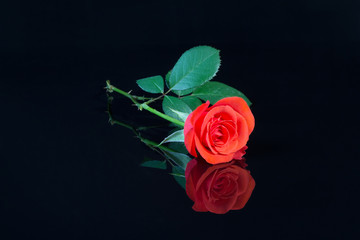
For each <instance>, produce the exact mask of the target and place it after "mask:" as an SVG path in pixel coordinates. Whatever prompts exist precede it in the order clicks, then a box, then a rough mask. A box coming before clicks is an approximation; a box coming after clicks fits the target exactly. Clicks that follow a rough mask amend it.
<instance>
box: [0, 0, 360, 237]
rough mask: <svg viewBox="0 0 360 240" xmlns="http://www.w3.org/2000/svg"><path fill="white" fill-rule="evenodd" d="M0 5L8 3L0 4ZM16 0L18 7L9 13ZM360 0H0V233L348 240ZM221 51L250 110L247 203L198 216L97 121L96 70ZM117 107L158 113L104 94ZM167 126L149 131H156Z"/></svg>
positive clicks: (227, 77) (134, 146)
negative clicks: (202, 47)
mask: <svg viewBox="0 0 360 240" xmlns="http://www.w3.org/2000/svg"><path fill="white" fill-rule="evenodd" d="M5 5H6V4H5ZM19 6H21V7H19ZM359 7H360V6H359V3H357V2H355V1H354V2H352V3H350V2H349V3H348V2H346V3H345V2H335V1H299V2H294V1H290V2H289V1H278V2H274V1H270V2H269V1H257V2H251V1H239V2H236V3H231V4H230V3H229V4H226V3H210V2H207V1H199V2H197V3H192V4H191V5H188V4H185V3H180V2H174V3H171V4H170V2H165V1H164V2H161V3H140V2H132V3H127V4H125V3H120V2H117V3H95V2H86V3H80V2H77V3H73V2H69V3H66V2H53V3H41V4H40V3H39V4H35V3H24V4H21V5H16V3H12V4H8V5H6V6H4V7H3V8H2V12H3V14H2V16H3V20H2V29H3V34H2V39H1V40H0V42H1V50H0V51H1V55H0V74H1V76H0V78H1V86H0V106H1V118H0V119H1V129H2V130H1V137H0V147H1V151H0V159H1V166H0V172H1V175H0V178H1V184H0V185H1V190H0V191H1V193H0V196H1V197H0V207H1V212H0V216H1V217H0V219H1V226H0V228H1V231H0V238H1V239H145V238H146V239H152V238H155V237H156V238H159V239H227V238H231V239H233V238H234V237H235V238H237V239H356V232H355V231H356V229H355V226H356V224H355V223H356V219H357V218H356V217H357V216H356V215H355V209H356V208H355V206H356V205H355V196H356V191H357V190H358V181H357V179H356V176H357V175H358V170H356V169H357V166H358V163H357V162H356V160H357V158H358V156H359V153H358V140H357V138H356V134H355V132H356V130H358V120H359V119H358V118H357V117H356V114H355V112H356V111H357V110H358V108H359V104H358V100H357V95H358V90H356V87H357V86H358V81H359V75H360V74H359V73H360V70H359V69H360V68H359V64H360V48H359V40H360V30H359V29H360V26H359V23H360V21H359V14H358V12H359V10H360V8H359ZM199 44H207V45H211V46H213V47H215V48H218V49H220V50H221V53H220V54H221V58H222V66H221V68H220V71H219V73H218V74H217V77H216V80H217V81H221V82H223V83H226V84H228V85H231V86H233V87H235V88H237V89H239V90H241V91H243V92H244V93H245V94H246V95H247V96H248V97H249V99H250V100H251V101H252V102H253V106H252V110H253V113H254V116H255V120H256V126H255V131H254V133H253V134H252V135H251V137H250V141H249V143H248V146H249V149H248V151H247V155H246V157H247V163H248V164H249V169H250V170H251V174H252V175H253V177H254V179H255V181H256V187H255V190H254V192H253V195H252V197H251V198H250V200H249V202H248V204H247V205H246V206H245V208H244V209H243V210H241V211H233V212H230V213H228V214H226V215H215V214H211V213H197V212H194V211H193V210H192V209H191V206H192V201H191V200H190V199H188V197H187V196H186V193H185V192H184V191H183V189H181V188H180V187H179V186H178V185H177V184H176V182H175V181H174V179H173V178H172V177H171V176H169V175H168V174H166V172H164V171H161V170H153V169H147V168H141V167H139V166H138V165H139V163H140V162H141V161H142V160H143V158H144V156H151V157H154V158H155V157H156V156H157V155H156V154H155V153H154V152H152V151H151V150H149V149H147V148H146V146H145V145H143V144H142V143H141V142H140V141H139V140H138V139H136V138H134V137H133V133H132V132H131V131H129V130H128V129H125V128H121V127H119V126H111V125H110V124H109V123H108V116H107V114H106V113H105V111H106V101H107V99H106V93H105V90H104V89H103V88H104V86H105V80H107V79H110V80H111V81H112V83H113V84H114V85H116V86H118V87H120V88H122V89H124V90H127V91H128V90H131V89H133V90H134V91H135V92H139V91H137V90H136V89H137V86H136V84H135V80H136V79H139V78H143V77H147V76H153V75H157V74H163V75H164V74H166V73H167V71H168V70H169V69H170V68H171V67H172V66H173V65H174V64H175V62H176V60H177V59H178V58H179V57H180V55H181V53H183V52H184V51H185V50H187V49H189V48H191V47H193V46H196V45H199ZM114 96H115V100H114V102H113V111H114V114H115V116H116V117H118V118H119V119H123V120H126V121H130V122H133V123H139V124H144V125H145V124H153V123H154V124H157V123H164V121H162V120H158V119H157V117H156V116H152V115H151V114H150V113H146V112H138V111H137V110H136V109H135V108H134V107H132V106H131V102H130V101H128V100H127V99H125V98H121V97H119V96H117V95H114ZM165 135H166V132H165V131H164V132H162V131H159V132H157V131H154V130H153V131H151V132H149V133H148V136H149V137H150V138H153V139H154V140H161V138H162V137H163V136H165Z"/></svg>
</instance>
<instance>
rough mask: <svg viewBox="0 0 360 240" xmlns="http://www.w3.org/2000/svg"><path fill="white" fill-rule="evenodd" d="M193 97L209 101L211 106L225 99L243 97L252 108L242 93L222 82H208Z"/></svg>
mask: <svg viewBox="0 0 360 240" xmlns="http://www.w3.org/2000/svg"><path fill="white" fill-rule="evenodd" d="M191 96H195V97H198V98H200V99H202V100H204V101H207V100H209V101H210V103H211V104H214V103H216V102H217V101H219V100H220V99H223V98H225V97H235V96H236V97H241V98H243V99H244V100H245V101H246V103H247V104H248V105H249V106H250V105H251V102H250V100H249V99H248V98H247V97H246V96H245V95H244V94H243V93H242V92H240V91H238V90H236V89H235V88H232V87H230V86H228V85H226V84H224V83H221V82H208V83H206V84H204V85H202V86H200V87H198V88H197V89H196V90H195V91H194V92H193V93H192V94H191Z"/></svg>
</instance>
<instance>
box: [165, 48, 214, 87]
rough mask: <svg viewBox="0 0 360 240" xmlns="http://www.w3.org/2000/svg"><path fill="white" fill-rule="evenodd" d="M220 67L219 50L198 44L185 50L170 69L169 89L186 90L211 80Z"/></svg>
mask: <svg viewBox="0 0 360 240" xmlns="http://www.w3.org/2000/svg"><path fill="white" fill-rule="evenodd" d="M219 67H220V55H219V50H217V49H215V48H212V47H209V46H198V47H194V48H191V49H189V50H187V51H186V52H185V53H184V54H183V55H182V56H181V57H180V58H179V60H178V61H177V63H176V64H175V66H174V68H173V69H172V71H171V74H170V78H169V87H170V89H171V90H186V89H189V88H194V87H198V86H200V85H202V84H204V83H205V82H207V81H209V80H211V79H212V78H213V77H214V76H215V74H216V73H217V71H218V70H219Z"/></svg>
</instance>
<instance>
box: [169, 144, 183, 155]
mask: <svg viewBox="0 0 360 240" xmlns="http://www.w3.org/2000/svg"><path fill="white" fill-rule="evenodd" d="M168 147H169V148H170V149H173V150H174V151H176V152H179V153H184V154H188V150H187V149H186V147H185V144H184V142H170V143H169V144H168Z"/></svg>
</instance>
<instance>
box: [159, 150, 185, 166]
mask: <svg viewBox="0 0 360 240" xmlns="http://www.w3.org/2000/svg"><path fill="white" fill-rule="evenodd" d="M162 151H163V152H164V154H165V155H166V156H167V157H168V158H169V159H170V160H171V161H172V162H174V163H175V164H176V165H177V166H179V167H181V168H182V169H184V170H185V169H186V165H187V164H188V162H190V161H191V158H190V157H189V156H188V155H186V154H183V153H178V152H173V151H166V150H163V149H162Z"/></svg>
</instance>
